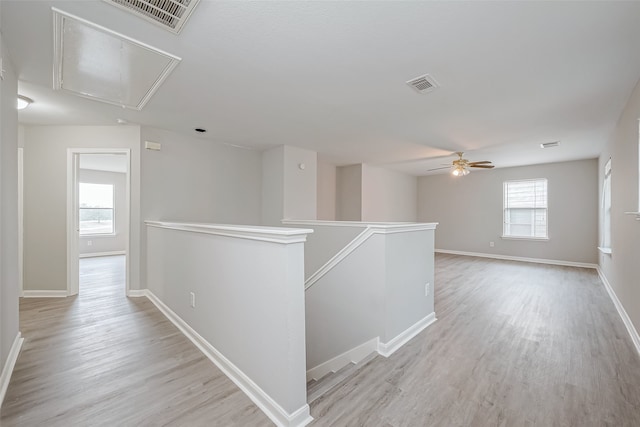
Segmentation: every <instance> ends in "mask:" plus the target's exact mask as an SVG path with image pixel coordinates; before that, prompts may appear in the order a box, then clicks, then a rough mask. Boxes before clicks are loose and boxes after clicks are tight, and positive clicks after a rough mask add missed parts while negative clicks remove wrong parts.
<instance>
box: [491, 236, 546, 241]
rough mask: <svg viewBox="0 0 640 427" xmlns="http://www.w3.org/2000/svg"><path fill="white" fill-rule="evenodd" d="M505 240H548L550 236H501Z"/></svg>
mask: <svg viewBox="0 0 640 427" xmlns="http://www.w3.org/2000/svg"><path fill="white" fill-rule="evenodd" d="M500 238H501V239H503V240H535V241H540V242H548V241H549V238H548V237H519V236H500Z"/></svg>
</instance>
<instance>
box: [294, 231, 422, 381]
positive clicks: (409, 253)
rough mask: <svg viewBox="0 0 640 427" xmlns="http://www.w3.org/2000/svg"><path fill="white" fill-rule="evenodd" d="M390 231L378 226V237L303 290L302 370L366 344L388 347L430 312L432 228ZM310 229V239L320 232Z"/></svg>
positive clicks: (367, 241) (307, 254) (373, 236)
mask: <svg viewBox="0 0 640 427" xmlns="http://www.w3.org/2000/svg"><path fill="white" fill-rule="evenodd" d="M393 227H394V226H390V228H389V229H385V227H384V226H380V227H379V231H380V234H372V235H371V236H370V237H369V238H367V239H366V240H364V242H363V243H362V244H361V245H360V246H357V247H356V248H355V249H354V250H353V251H352V252H351V253H349V254H348V255H347V256H346V257H345V258H344V259H342V260H341V261H340V262H339V263H338V264H336V265H335V266H334V267H333V268H332V269H331V270H329V271H328V272H327V273H326V274H325V275H324V276H322V277H320V279H319V280H318V281H316V282H315V283H313V284H311V285H310V287H308V289H307V291H306V293H305V298H306V337H307V369H308V370H310V369H314V368H318V366H319V365H321V364H326V363H327V362H329V361H331V360H332V359H334V358H336V357H338V356H340V355H342V354H344V353H346V352H349V351H351V350H353V349H354V348H356V347H358V346H360V345H362V344H364V343H366V342H368V341H370V340H372V339H375V338H379V339H380V342H382V343H389V342H392V341H393V340H394V338H397V337H398V336H400V335H401V334H402V333H403V332H405V331H406V330H407V329H409V328H410V327H412V326H414V325H416V324H417V323H418V322H420V321H421V320H424V319H425V318H426V317H427V316H429V315H432V314H433V313H434V299H433V285H434V282H433V280H434V262H433V260H434V247H433V242H434V237H433V236H434V229H426V230H425V229H419V230H415V229H414V230H405V231H402V232H400V230H399V229H398V228H395V229H394V228H393ZM312 228H313V229H314V233H313V234H321V233H324V232H326V226H323V227H318V226H312ZM336 228H340V229H342V228H344V227H342V226H340V227H336ZM373 229H376V226H372V227H371V228H370V229H369V231H371V230H373ZM307 256H309V253H307V252H305V257H307ZM426 283H430V285H431V286H430V291H429V293H428V294H427V293H426V292H425V285H426Z"/></svg>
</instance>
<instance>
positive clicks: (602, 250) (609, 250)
mask: <svg viewBox="0 0 640 427" xmlns="http://www.w3.org/2000/svg"><path fill="white" fill-rule="evenodd" d="M598 250H599V251H600V252H602V253H603V254H607V255H611V248H603V247H601V246H598Z"/></svg>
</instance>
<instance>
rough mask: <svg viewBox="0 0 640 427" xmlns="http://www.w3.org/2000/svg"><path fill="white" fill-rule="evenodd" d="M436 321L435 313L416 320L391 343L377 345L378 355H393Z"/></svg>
mask: <svg viewBox="0 0 640 427" xmlns="http://www.w3.org/2000/svg"><path fill="white" fill-rule="evenodd" d="M436 320H438V319H436V313H435V312H433V313H431V314H429V315H428V316H425V317H424V318H422V319H420V320H418V321H417V322H416V323H414V324H413V325H411V326H409V327H408V328H407V329H405V330H404V331H403V332H401V333H400V334H399V335H397V336H396V337H395V338H393V339H392V340H391V341H389V342H386V343H383V342H381V343H379V344H378V353H380V355H381V356H384V357H389V356H391V355H392V354H393V353H395V351H396V350H398V349H399V348H400V347H402V346H403V345H405V344H406V343H407V342H409V340H411V339H412V338H413V337H415V336H416V335H418V334H419V333H420V332H422V331H423V330H424V329H425V328H426V327H427V326H429V325H431V324H432V323H433V322H435V321H436Z"/></svg>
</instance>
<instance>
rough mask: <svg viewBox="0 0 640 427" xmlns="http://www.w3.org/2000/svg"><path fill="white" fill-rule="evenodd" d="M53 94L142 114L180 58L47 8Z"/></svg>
mask: <svg viewBox="0 0 640 427" xmlns="http://www.w3.org/2000/svg"><path fill="white" fill-rule="evenodd" d="M52 10H53V17H54V64H53V76H54V78H53V88H54V89H58V90H59V89H62V90H67V91H69V92H72V93H73V94H75V95H78V96H82V97H85V98H90V99H94V100H96V101H102V102H106V103H108V104H114V105H119V106H122V107H126V108H131V109H133V110H141V109H142V108H143V107H144V106H145V104H146V103H147V102H148V101H149V99H151V97H152V96H153V94H154V93H155V92H156V91H157V90H158V88H159V87H160V85H162V83H163V82H164V80H165V79H166V78H167V77H168V76H169V74H170V73H171V71H172V70H173V69H174V68H175V67H176V66H177V65H178V63H179V62H180V58H178V57H177V56H174V55H171V54H169V53H166V52H163V51H161V50H159V49H156V48H154V47H152V46H149V45H147V44H144V43H142V42H139V41H137V40H134V39H131V38H129V37H127V36H124V35H122V34H119V33H116V32H114V31H111V30H109V29H107V28H104V27H101V26H99V25H97V24H94V23H92V22H89V21H86V20H84V19H82V18H79V17H77V16H73V15H70V14H68V13H66V12H63V11H61V10H59V9H56V8H52Z"/></svg>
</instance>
